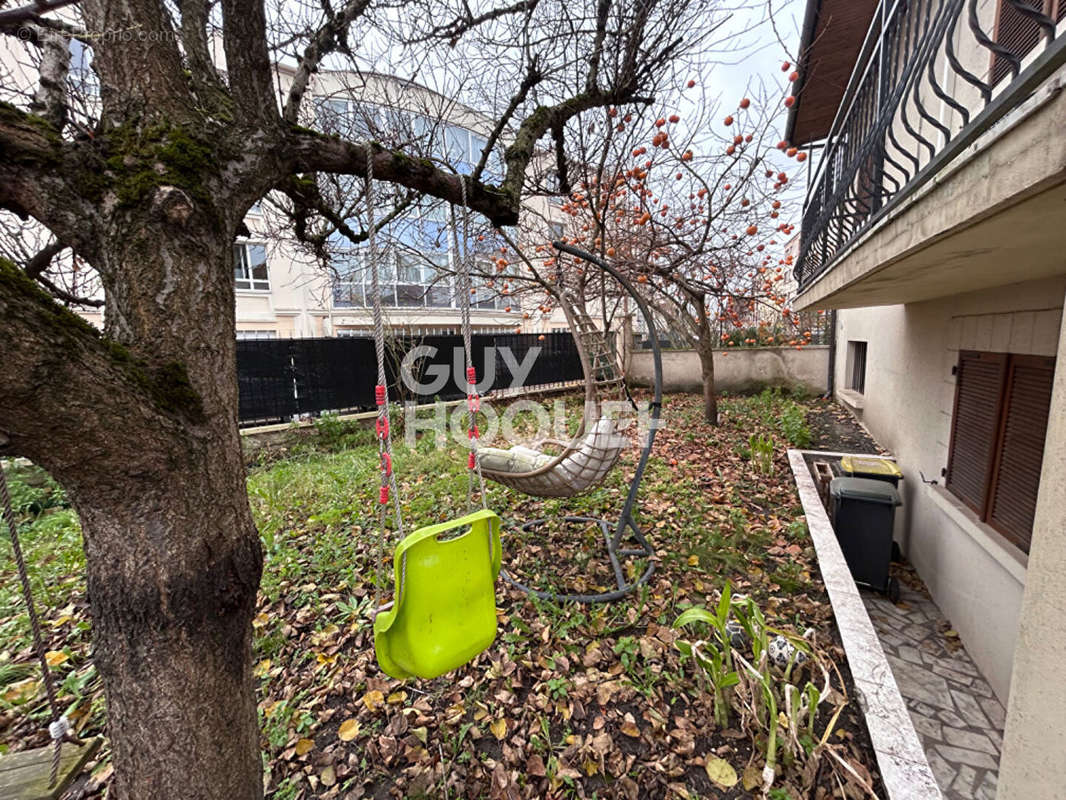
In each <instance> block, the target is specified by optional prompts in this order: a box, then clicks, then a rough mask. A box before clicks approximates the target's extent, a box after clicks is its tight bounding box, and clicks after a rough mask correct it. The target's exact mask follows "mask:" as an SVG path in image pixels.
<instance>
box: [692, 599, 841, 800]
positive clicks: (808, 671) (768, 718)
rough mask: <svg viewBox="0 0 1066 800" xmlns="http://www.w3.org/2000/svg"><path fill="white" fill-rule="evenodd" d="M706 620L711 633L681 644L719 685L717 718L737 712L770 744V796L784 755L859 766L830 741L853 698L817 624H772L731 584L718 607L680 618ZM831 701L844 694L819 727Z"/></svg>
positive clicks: (712, 685) (707, 680)
mask: <svg viewBox="0 0 1066 800" xmlns="http://www.w3.org/2000/svg"><path fill="white" fill-rule="evenodd" d="M699 625H705V626H707V627H709V628H710V634H709V635H708V636H707V638H705V639H699V640H696V641H678V642H677V644H676V646H677V648H678V650H679V651H680V652H681V654H682V658H683V660H685V661H688V660H691V661H692V662H693V663H694V664H695V665H696V667H697V675H698V676H699V678H700V680H701V681H702V683H703V685H705V686H706V687H707V689H708V691H709V692H710V693H711V696H712V698H713V701H714V715H715V722H716V723H717V724H718V725H720V726H725V725H726V724H728V722H729V721H730V719H731V718H735V719H736V721H737V724H738V725H739V727H740V728H741V729H742V730H744V731H745V733H747V734H748V735H749V736H751V738H752V741H753V742H754V743H757V745H761V746H764V748H765V749H764V756H765V760H764V766H763V770H762V783H763V786H762V792H763V795H764V796H770V793H771V791H772V789H773V783H774V779H775V776H776V774H777V765H778V763H779V762H782V763H784V764H786V765H787V764H791V763H794V762H797V761H798V762H800V763H808V762H810V760H811V759H816V758H819V757H821V756H822V755H823V754H829V756H830V763H831V765H832V767H833V768H834V769H836V768H838V766H842V767H843V768H844V770H845V771H848V772H852V770H850V769H849V767H850V765H848V764H847V763H846V761H844V760H843V759H841V758H840V756H839V755H838V754H837V753H836V752H835V751H834V750H833V746H832V745H830V744H828V741H829V731H830V730H831V729H832V727H833V726H834V725H835V724H836V721H837V719H838V718H839V715H840V710H841V709H842V708H843V707H844V704H845V701H844V700H843V699H842V698H843V695H842V693H841V692H837V691H835V690H834V689H833V688H832V682H831V680H830V672H829V667H832V663H831V662H827V661H826V660H825V659H824V658H823V657H822V656H821V655H820V654H819V652H818V650H817V648H816V647H815V646H814V638H815V635H814V630H813V629H808V630H807V631H806V632H805V633H804V635H803V636H797V635H796V634H794V633H790V632H788V631H784V630H779V629H778V628H775V627H773V626H772V625H769V624H768V623H767V620H766V617H765V615H764V614H763V612H762V609H760V608H759V606H758V604H757V603H755V601H754V600H752V599H751V598H750V597H744V596H740V595H734V594H733V593H732V590H731V587H730V586H729V585H728V584H727V585H726V586H725V588H723V590H722V593H721V595H720V596H719V599H718V603H717V605H716V607H715V608H714V609H713V610H709V609H706V608H699V607H694V608H689V609H686V610H685V611H684V612H682V613H681V615H680V616H679V617H678V618H677V620H676V621H675V622H674V626H675V627H687V626H699ZM827 663H828V664H829V667H827V666H826V665H827ZM815 676H817V678H816V677H815ZM837 677H838V679H839V677H840V676H839V673H837ZM816 679H817V680H818V683H820V684H821V685H820V686H819V685H816V684H815V683H814V681H815V680H816ZM839 682H840V683H841V685H842V683H843V681H842V680H840V681H839ZM826 701H835V702H837V708H836V711H835V713H834V714H833V715H832V717H831V719H830V722H829V724H828V726H827V730H825V731H822V732H821V735H818V732H817V731H816V725H817V724H818V709H819V706H821V705H822V704H823V703H824V702H826Z"/></svg>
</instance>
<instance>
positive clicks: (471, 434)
mask: <svg viewBox="0 0 1066 800" xmlns="http://www.w3.org/2000/svg"><path fill="white" fill-rule="evenodd" d="M459 196H460V199H461V201H462V202H461V205H460V214H461V215H462V221H463V242H462V248H460V246H459V232H458V230H457V229H458V225H456V222H455V207H454V206H453V207H452V242H453V243H454V246H455V258H456V259H457V260H458V262H459V284H460V285H459V294H460V296H461V297H462V299H461V300H460V302H459V315H460V316H459V319H460V324H461V326H462V330H463V352H464V354H465V362H466V371H469V370H470V369H472V368H473V366H474V347H473V331H472V330H471V325H470V295H471V294H472V292H473V285H472V281H471V277H470V267H471V261H472V260H473V257H472V255H471V252H470V212H469V209H468V208H467V198H466V178H465V177H464V176H463V175H459ZM476 393H477V388H476V386H473V385H471V384H469V383H467V387H466V396H467V425H468V427H467V444H468V446H469V448H470V455H471V456H472V457H473V459H474V469H473V470H468V472H469V475H468V479H467V487H466V510H467V511H469V510H470V508H471V507H472V506H473V503H474V485H475V484H474V478H475V475H476V477H477V487H478V491H479V494H480V495H481V508H482V509H487V508H488V499H487V498H486V496H485V477H484V476H483V475H482V473H481V456H480V454H479V452H478V437H477V435H476V434H475V431H476V430H477V416H476V414H475V412H474V411H473V410H472V409H471V408H470V400H471V398H472V397H473V396H474V395H475V394H476ZM490 538H491V537H490Z"/></svg>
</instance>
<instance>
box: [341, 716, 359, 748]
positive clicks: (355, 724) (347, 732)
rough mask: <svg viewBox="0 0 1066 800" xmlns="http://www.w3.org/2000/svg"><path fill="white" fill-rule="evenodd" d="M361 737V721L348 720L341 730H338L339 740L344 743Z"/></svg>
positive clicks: (343, 723)
mask: <svg viewBox="0 0 1066 800" xmlns="http://www.w3.org/2000/svg"><path fill="white" fill-rule="evenodd" d="M358 735H359V720H357V719H354V718H353V719H348V720H345V721H344V722H342V723H341V726H340V728H338V729H337V738H339V739H340V740H341V741H342V742H350V741H351V740H352V739H354V738H355V737H356V736H358Z"/></svg>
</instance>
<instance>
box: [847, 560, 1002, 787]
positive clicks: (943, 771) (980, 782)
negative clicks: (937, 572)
mask: <svg viewBox="0 0 1066 800" xmlns="http://www.w3.org/2000/svg"><path fill="white" fill-rule="evenodd" d="M911 574H912V575H913V573H911ZM900 589H901V595H902V598H901V602H900V604H899V605H898V606H895V605H893V604H892V603H891V602H890V601H889V600H888V599H887V598H885V597H883V596H882V595H880V594H877V593H874V592H870V591H866V590H863V592H862V598H863V601H864V602H865V604H866V610H867V611H868V612H869V614H870V619H871V620H872V621H873V624H874V629H875V630H876V631H877V636H878V638H879V639H880V640H881V646H882V647H883V648H884V651H885V655H886V656H887V658H888V663H889V665H890V666H891V667H892V673H893V675H895V678H896V683H897V684H898V685H899V690H900V693H901V694H902V695H903V699H904V701H905V702H906V703H907V709H908V710H909V711H910V712H911V720H912V721H913V722H914V728H915V730H916V731H917V732H918V737H919V738H920V739H921V741H922V747H923V748H925V754H926V757H927V758H928V759H929V765H930V766H931V767H932V769H933V774H934V775H935V776H936V779H937V783H939V784H940V789H941V791H942V792H943V793H944V798H945V800H994V798H995V795H996V777H997V774H998V769H999V752H1000V747H1001V746H1002V743H1003V724H1004V718H1005V716H1006V714H1005V712H1004V710H1003V706H1002V705H1001V704H1000V702H999V701H998V700H997V699H996V697H995V694H994V693H993V692H992V689H991V687H989V685H988V682H987V681H985V679H984V678H983V677H981V673H980V672H979V671H978V670H977V667H975V666H974V663H973V661H972V660H971V659H970V657H969V655H967V653H966V651H965V650H964V649H963V648H962V646H961V645H960V644H959V643H958V640H957V639H955V640H952V639H949V638H948V637H946V636H945V635H944V632H945V631H946V630H947V629H948V627H949V626H948V623H947V621H946V620H945V619H944V617H943V615H942V614H941V613H940V609H938V608H937V607H936V605H935V604H934V603H933V601H932V600H931V599H930V597H929V596H928V594H927V593H926V592H925V591H924V590H918V589H914V588H912V587H910V586H907V585H906V584H903V585H901V587H900Z"/></svg>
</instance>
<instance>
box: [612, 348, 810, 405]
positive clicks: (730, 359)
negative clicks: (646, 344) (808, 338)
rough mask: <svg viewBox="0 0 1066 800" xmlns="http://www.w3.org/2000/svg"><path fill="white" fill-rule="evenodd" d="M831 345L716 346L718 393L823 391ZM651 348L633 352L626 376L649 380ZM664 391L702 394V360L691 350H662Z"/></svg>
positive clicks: (642, 382)
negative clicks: (770, 389)
mask: <svg viewBox="0 0 1066 800" xmlns="http://www.w3.org/2000/svg"><path fill="white" fill-rule="evenodd" d="M828 371H829V347H828V346H826V345H811V346H808V347H805V348H803V349H802V350H797V349H796V348H794V347H738V348H730V349H728V350H716V351H715V354H714V376H715V384H716V386H717V387H718V390H719V391H725V392H758V391H761V390H762V389H765V388H766V387H767V386H781V387H786V388H796V387H799V388H802V389H804V390H806V391H807V392H808V393H810V394H823V393H824V392H825V391H826V389H827V384H826V380H827V376H828ZM652 375H653V372H652V354H651V350H636V351H634V352H633V355H632V359H631V362H630V365H629V378H630V380H632V382H633V383H635V384H637V385H641V386H650V385H651V383H652ZM663 390H664V391H667V392H702V391H703V381H702V379H701V378H700V358H699V356H698V355H697V354H696V351H695V350H664V351H663Z"/></svg>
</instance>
